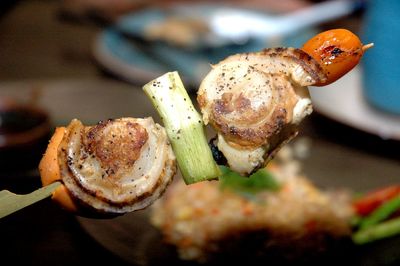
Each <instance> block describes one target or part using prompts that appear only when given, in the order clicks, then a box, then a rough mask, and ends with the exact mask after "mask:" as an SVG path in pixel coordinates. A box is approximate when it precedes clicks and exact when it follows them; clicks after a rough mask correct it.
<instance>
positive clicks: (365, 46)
mask: <svg viewBox="0 0 400 266" xmlns="http://www.w3.org/2000/svg"><path fill="white" fill-rule="evenodd" d="M372 47H374V43H372V42H371V43H368V44H365V45H363V47H362V48H361V49H362V50H363V52H365V51H366V50H368V49H369V48H372Z"/></svg>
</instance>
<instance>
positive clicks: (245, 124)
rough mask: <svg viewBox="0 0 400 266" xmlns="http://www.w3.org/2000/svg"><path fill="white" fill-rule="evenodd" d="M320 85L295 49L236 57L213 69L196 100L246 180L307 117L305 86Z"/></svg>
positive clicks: (309, 62)
mask: <svg viewBox="0 0 400 266" xmlns="http://www.w3.org/2000/svg"><path fill="white" fill-rule="evenodd" d="M325 79H326V75H325V74H324V72H323V71H322V69H321V67H320V65H319V64H318V63H317V61H315V60H314V59H313V58H312V57H311V56H309V55H308V54H306V53H305V52H303V51H302V50H299V49H295V48H270V49H265V50H263V51H261V52H257V53H247V54H237V55H233V56H230V57H228V58H226V59H225V60H223V61H221V62H220V63H218V64H217V65H214V66H213V68H212V70H211V72H210V73H209V74H208V75H207V76H206V77H205V79H204V80H203V82H202V83H201V85H200V88H199V91H198V95H197V100H198V103H199V106H200V108H201V111H202V114H203V120H204V122H205V123H206V124H207V123H210V124H211V125H212V126H213V127H214V128H215V129H216V131H217V133H218V143H217V146H218V148H219V150H220V151H221V152H222V153H223V154H224V156H225V157H226V159H227V162H228V164H229V166H230V167H231V169H233V170H235V171H237V172H239V173H241V174H243V175H248V174H250V173H251V172H253V171H254V170H256V169H258V168H260V167H262V166H264V165H265V164H266V162H268V161H269V160H270V159H271V158H272V157H273V155H274V153H275V152H276V151H277V150H278V149H279V147H281V146H282V145H283V144H285V143H286V142H288V141H289V140H290V139H292V138H293V137H294V136H296V134H297V132H298V129H297V128H298V125H299V123H300V122H301V121H302V119H303V118H304V117H306V116H307V115H309V114H310V113H311V112H312V105H311V99H310V96H309V92H308V89H307V86H309V85H313V84H315V83H322V82H323V81H324V80H325Z"/></svg>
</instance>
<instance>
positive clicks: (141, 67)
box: [93, 4, 315, 86]
mask: <svg viewBox="0 0 400 266" xmlns="http://www.w3.org/2000/svg"><path fill="white" fill-rule="evenodd" d="M223 9H224V6H220V5H199V4H193V5H189V4H188V5H184V6H177V10H175V9H174V8H170V9H168V10H164V9H159V8H152V9H145V10H142V11H139V12H134V13H131V14H128V15H126V16H124V17H122V18H121V19H120V20H119V21H118V22H117V23H116V24H115V25H114V26H112V27H109V28H107V29H106V30H105V31H103V32H102V33H100V35H99V36H98V38H97V39H96V40H95V43H94V48H93V53H94V57H95V59H96V60H97V61H98V63H99V64H100V65H101V66H102V67H104V68H105V69H106V70H108V71H109V72H111V73H113V74H115V75H116V76H118V77H120V78H122V79H124V80H128V81H130V82H133V83H135V84H144V83H146V82H148V81H149V80H152V79H154V78H156V77H158V76H161V75H162V74H163V73H166V72H168V71H171V70H177V71H178V72H179V73H180V75H181V76H182V78H183V80H184V83H185V84H187V85H188V86H189V85H191V86H198V85H199V84H200V81H201V80H202V79H203V77H204V76H205V74H206V73H207V72H208V71H209V64H210V63H211V64H213V63H217V62H219V61H220V60H222V59H223V58H225V57H227V56H228V55H232V54H236V53H243V52H249V51H258V50H261V49H263V48H265V47H273V46H288V47H300V46H301V45H302V44H303V43H304V41H306V40H307V39H309V38H310V37H311V36H313V35H314V33H315V30H314V29H307V30H300V31H298V32H296V34H290V35H288V36H281V37H279V38H275V39H274V40H270V41H269V42H265V41H262V40H251V41H249V42H248V43H246V44H244V45H243V44H242V45H240V44H236V45H235V44H233V45H228V46H224V47H221V48H213V49H200V50H190V49H182V48H180V47H176V46H174V45H168V44H167V43H166V42H160V41H149V40H145V39H143V37H142V36H143V31H145V30H147V31H149V29H150V30H151V25H156V26H157V24H156V23H157V22H162V21H163V20H165V19H166V18H169V17H171V16H173V15H174V12H189V11H190V12H189V13H187V14H185V13H184V14H181V13H178V14H181V15H183V17H185V16H186V17H191V18H195V17H196V16H197V17H205V16H206V15H207V14H208V13H209V12H210V10H213V11H218V10H223ZM178 10H179V11H178ZM240 10H241V9H238V11H240ZM248 12H252V11H248ZM254 12H255V13H257V14H258V16H265V19H268V18H269V17H270V16H274V14H267V13H261V15H260V12H258V11H254ZM275 15H276V14H275ZM169 21H171V20H169ZM174 21H175V22H174ZM180 21H181V20H172V22H174V23H170V24H175V25H180V26H179V27H178V28H181V29H184V30H187V27H186V26H185V27H182V23H180ZM176 22H178V23H176ZM191 24H192V25H195V28H196V29H200V31H202V30H204V29H203V27H201V25H200V26H199V23H196V21H195V20H194V21H193V23H191ZM175 28H176V27H175ZM192 28H193V27H192ZM149 32H151V31H149ZM179 32H180V31H178V33H179ZM170 34H172V33H170ZM169 37H171V36H169ZM177 38H178V37H177ZM189 66H190V67H189Z"/></svg>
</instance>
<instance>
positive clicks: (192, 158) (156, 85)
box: [143, 71, 221, 184]
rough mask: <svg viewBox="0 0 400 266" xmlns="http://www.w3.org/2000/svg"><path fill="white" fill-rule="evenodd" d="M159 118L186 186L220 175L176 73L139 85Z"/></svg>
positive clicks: (202, 125)
mask: <svg viewBox="0 0 400 266" xmlns="http://www.w3.org/2000/svg"><path fill="white" fill-rule="evenodd" d="M143 90H144V92H145V93H146V95H147V96H148V97H149V99H150V100H151V102H152V104H153V106H154V107H155V108H156V110H157V112H158V114H159V115H160V117H161V119H162V121H163V124H164V127H165V129H166V131H167V134H168V137H169V140H170V142H171V144H172V149H173V150H174V153H175V156H176V158H177V161H178V165H179V169H180V171H181V173H182V176H183V179H184V181H185V183H186V184H192V183H196V182H200V181H204V180H211V179H217V178H218V177H219V176H220V175H221V172H220V170H219V168H218V165H217V164H216V163H215V161H214V158H213V156H212V153H211V150H210V147H209V146H208V143H207V138H206V134H205V128H204V123H203V120H202V118H201V116H200V114H199V113H198V112H197V111H196V109H195V108H194V106H193V103H192V101H191V100H190V97H189V95H188V93H187V91H186V90H185V87H184V85H183V83H182V80H181V78H180V77H179V74H178V72H176V71H175V72H169V73H166V74H164V75H162V76H161V77H158V78H156V79H154V80H152V81H150V82H149V83H147V84H146V85H144V86H143Z"/></svg>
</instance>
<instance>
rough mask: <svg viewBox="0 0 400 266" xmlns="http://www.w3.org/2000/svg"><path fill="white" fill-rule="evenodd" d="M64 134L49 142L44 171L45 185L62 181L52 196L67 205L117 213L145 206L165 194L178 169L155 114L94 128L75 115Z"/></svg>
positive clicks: (119, 120) (44, 160) (109, 122)
mask: <svg viewBox="0 0 400 266" xmlns="http://www.w3.org/2000/svg"><path fill="white" fill-rule="evenodd" d="M63 133H64V134H63V136H62V139H61V140H60V138H59V137H58V138H57V139H54V141H53V142H50V145H49V147H48V149H47V151H46V154H45V156H44V157H43V159H42V162H41V163H40V167H39V169H40V173H41V177H42V183H43V185H47V184H48V183H49V182H52V181H54V180H55V179H61V180H62V182H63V183H64V186H63V187H62V190H60V191H59V192H58V193H59V194H56V193H55V194H54V195H53V198H55V199H56V201H58V202H59V203H61V205H62V206H63V207H65V208H66V209H69V210H74V209H75V210H78V211H81V209H80V207H82V209H84V210H88V211H92V212H94V213H104V214H112V215H114V214H115V215H118V214H123V213H126V212H131V211H135V210H139V209H143V208H145V207H147V206H149V205H150V204H152V203H153V202H154V201H155V200H156V199H158V198H159V197H160V196H161V194H162V193H163V192H164V190H165V189H166V187H167V185H168V184H169V183H170V182H171V180H172V178H173V176H174V174H175V172H176V163H175V156H174V154H173V152H172V148H171V146H170V144H169V141H168V138H167V135H166V133H165V130H164V129H163V128H162V127H161V126H160V125H158V124H156V123H154V121H153V119H152V118H144V119H140V118H120V119H115V120H107V121H104V122H100V123H98V124H97V125H95V126H84V125H83V124H82V123H81V122H80V121H79V120H77V119H74V120H72V122H71V123H70V124H69V125H68V127H67V128H66V129H65V130H64V132H63ZM58 141H59V142H58ZM55 147H56V148H57V153H55V152H54V149H55ZM55 155H56V156H55ZM57 166H58V167H57ZM48 169H52V170H50V171H49V170H48ZM56 192H57V191H56ZM71 202H72V203H73V205H72V206H73V208H70V207H71V204H69V203H71Z"/></svg>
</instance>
